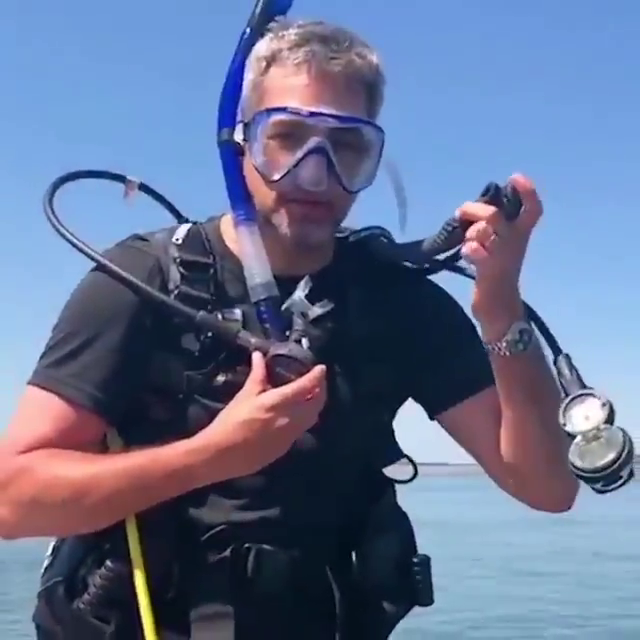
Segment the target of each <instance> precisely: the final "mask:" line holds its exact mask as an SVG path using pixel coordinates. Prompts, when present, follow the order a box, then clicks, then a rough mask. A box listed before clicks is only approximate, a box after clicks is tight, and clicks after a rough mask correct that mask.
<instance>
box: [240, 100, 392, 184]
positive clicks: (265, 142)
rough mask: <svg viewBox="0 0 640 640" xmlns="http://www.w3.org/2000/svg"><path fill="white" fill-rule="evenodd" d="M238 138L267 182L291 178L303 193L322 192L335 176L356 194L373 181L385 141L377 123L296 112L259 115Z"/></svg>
mask: <svg viewBox="0 0 640 640" xmlns="http://www.w3.org/2000/svg"><path fill="white" fill-rule="evenodd" d="M237 133H238V134H239V135H238V138H239V141H240V142H242V143H244V144H245V145H246V149H247V152H248V154H249V157H250V158H251V161H252V163H253V165H254V166H255V168H256V169H257V170H258V172H259V173H260V175H262V177H263V178H264V179H265V180H267V181H268V182H271V183H278V182H280V181H284V179H285V178H287V180H289V179H291V180H293V181H294V183H295V186H297V187H300V188H302V189H305V190H308V191H323V190H324V189H326V188H327V186H328V184H329V179H330V178H331V177H332V176H333V177H335V179H337V181H338V183H339V184H340V186H341V187H342V188H343V189H344V190H345V191H347V192H348V193H352V194H356V193H359V192H360V191H362V190H364V189H366V188H367V187H369V186H370V185H371V183H372V182H373V181H374V179H375V177H376V174H377V173H378V168H379V167H380V160H381V158H382V151H383V148H384V139H385V135H384V130H383V129H382V127H380V126H379V125H378V124H376V123H375V122H373V121H372V120H368V119H366V118H359V117H356V116H350V115H343V114H338V113H332V112H329V111H315V110H314V111H307V110H304V109H297V108H292V107H275V108H271V109H264V110H261V111H258V112H257V113H255V114H254V115H253V117H252V118H251V119H250V120H249V121H248V122H243V123H240V125H239V130H237Z"/></svg>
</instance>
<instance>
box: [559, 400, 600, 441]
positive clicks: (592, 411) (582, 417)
mask: <svg viewBox="0 0 640 640" xmlns="http://www.w3.org/2000/svg"><path fill="white" fill-rule="evenodd" d="M611 416H612V406H611V402H610V401H609V400H608V399H607V398H605V397H604V396H601V395H599V394H598V393H596V392H595V391H594V390H593V389H583V390H582V391H579V392H578V393H574V394H572V395H570V396H569V397H568V398H566V399H565V401H564V402H563V403H562V405H561V406H560V412H559V418H560V424H561V425H562V426H563V428H564V430H565V431H566V432H567V433H569V434H570V435H572V436H579V435H583V434H585V433H589V432H590V431H595V430H597V429H600V428H602V427H603V426H605V425H607V424H608V423H609V421H610V419H611Z"/></svg>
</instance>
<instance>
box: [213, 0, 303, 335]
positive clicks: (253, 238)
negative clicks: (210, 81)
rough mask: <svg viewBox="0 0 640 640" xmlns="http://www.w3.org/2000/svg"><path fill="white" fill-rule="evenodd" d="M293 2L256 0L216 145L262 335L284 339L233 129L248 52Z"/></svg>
mask: <svg viewBox="0 0 640 640" xmlns="http://www.w3.org/2000/svg"><path fill="white" fill-rule="evenodd" d="M292 5H293V0H258V2H257V3H256V5H255V6H254V8H253V12H252V13H251V16H250V18H249V20H248V22H247V25H246V27H245V28H244V30H243V31H242V34H241V36H240V40H239V41H238V44H237V46H236V50H235V52H234V54H233V57H232V59H231V64H230V65H229V70H228V71H227V76H226V78H225V81H224V84H223V86H222V92H221V93H220V101H219V103H218V150H219V153H220V162H221V164H222V172H223V174H224V181H225V185H226V188H227V197H228V199H229V205H230V207H231V213H232V216H233V222H234V226H235V231H236V236H237V238H238V244H239V249H240V259H241V262H242V266H243V269H244V276H245V279H246V284H247V291H248V293H249V298H250V300H251V302H252V303H253V304H254V306H255V308H256V311H257V314H258V319H259V320H260V323H261V324H262V328H263V330H264V332H265V335H266V337H267V338H271V339H273V340H284V339H285V335H284V327H283V319H282V315H281V313H280V308H279V296H278V287H277V285H276V282H275V279H274V277H273V272H272V270H271V265H270V263H269V258H268V256H267V252H266V250H265V247H264V243H263V241H262V237H261V235H260V229H259V228H258V222H257V215H256V209H255V206H254V203H253V198H252V197H251V194H250V193H249V188H248V187H247V183H246V180H245V178H244V174H243V171H242V157H241V154H240V153H239V149H238V142H237V141H236V140H235V138H234V133H235V129H236V125H237V122H238V112H239V107H240V100H241V98H242V88H243V87H242V85H243V80H244V71H245V67H246V64H247V59H248V57H249V54H250V53H251V50H252V49H253V47H254V46H255V44H256V43H257V42H258V40H260V38H261V37H262V36H263V34H264V32H265V31H266V29H267V28H268V27H269V25H270V24H271V23H272V22H273V21H274V20H276V19H277V18H280V17H282V16H285V15H286V14H287V12H288V11H289V9H291V6H292Z"/></svg>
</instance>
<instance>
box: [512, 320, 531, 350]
mask: <svg viewBox="0 0 640 640" xmlns="http://www.w3.org/2000/svg"><path fill="white" fill-rule="evenodd" d="M509 333H510V335H509V348H510V350H511V351H514V352H516V353H520V352H522V351H526V350H527V349H528V348H529V346H530V345H531V341H532V340H533V335H534V334H533V329H532V328H531V326H530V325H529V324H527V323H526V322H520V323H518V324H517V325H513V327H511V331H509Z"/></svg>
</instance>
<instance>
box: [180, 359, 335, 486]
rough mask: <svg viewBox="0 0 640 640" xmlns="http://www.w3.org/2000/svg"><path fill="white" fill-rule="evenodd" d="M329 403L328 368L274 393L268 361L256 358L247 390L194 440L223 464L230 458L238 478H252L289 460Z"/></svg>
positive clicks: (318, 368)
mask: <svg viewBox="0 0 640 640" xmlns="http://www.w3.org/2000/svg"><path fill="white" fill-rule="evenodd" d="M326 397H327V388H326V367H324V366H316V367H314V368H313V369H312V370H311V371H310V372H309V373H307V374H306V375H304V376H302V377H301V378H299V379H298V380H295V381H294V382H290V383H289V384H286V385H284V386H281V387H278V388H271V387H270V386H269V383H268V379H267V368H266V364H265V360H264V356H263V355H262V354H260V353H258V352H254V353H253V354H252V357H251V371H250V373H249V376H248V378H247V380H246V382H245V384H244V386H243V387H242V389H241V390H240V391H239V392H238V394H237V395H236V396H235V397H234V398H233V400H232V401H231V402H230V403H229V404H228V405H227V406H226V407H225V408H224V409H223V410H222V411H221V412H220V413H219V414H218V416H217V417H216V418H215V420H213V422H211V424H209V425H208V426H207V427H206V428H205V429H203V430H202V431H200V432H199V433H197V434H196V435H195V436H193V438H194V439H196V440H198V441H199V443H200V444H201V446H203V447H207V448H208V449H209V450H210V451H211V452H212V454H213V455H214V456H215V458H217V459H219V456H220V453H221V452H222V451H224V452H226V454H227V455H228V457H227V455H225V456H224V457H225V459H228V462H229V468H230V471H231V473H232V475H233V476H234V477H241V476H245V475H250V474H252V473H255V472H256V471H259V470H260V469H262V468H264V467H266V466H267V465H269V464H271V463H272V462H273V461H275V460H277V459H278V458H280V457H281V456H283V455H284V454H285V453H286V452H287V451H288V450H289V449H290V448H291V446H292V445H293V443H294V442H295V441H296V439H297V438H299V437H300V435H302V434H303V433H304V432H306V431H307V430H309V429H310V428H311V427H313V426H314V425H315V424H316V423H317V422H318V417H319V415H320V412H321V411H322V408H323V407H324V405H325V402H326ZM225 466H226V465H225Z"/></svg>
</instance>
